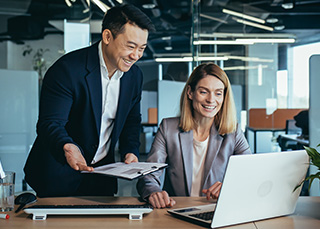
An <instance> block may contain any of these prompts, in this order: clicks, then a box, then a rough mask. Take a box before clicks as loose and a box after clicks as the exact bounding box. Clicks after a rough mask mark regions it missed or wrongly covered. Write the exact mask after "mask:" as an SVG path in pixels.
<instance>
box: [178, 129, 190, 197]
mask: <svg viewBox="0 0 320 229" xmlns="http://www.w3.org/2000/svg"><path fill="white" fill-rule="evenodd" d="M179 137H180V143H181V154H182V159H183V164H184V173H185V177H186V181H187V188H188V193H187V195H190V193H191V185H192V171H193V147H192V146H193V144H192V142H193V131H192V130H191V131H189V132H180V133H179ZM190 142H191V144H190Z"/></svg>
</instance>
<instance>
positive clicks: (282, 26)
mask: <svg viewBox="0 0 320 229" xmlns="http://www.w3.org/2000/svg"><path fill="white" fill-rule="evenodd" d="M284 28H285V26H284V25H276V26H275V27H274V29H275V30H284Z"/></svg>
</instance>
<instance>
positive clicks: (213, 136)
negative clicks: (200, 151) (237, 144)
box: [202, 124, 223, 187]
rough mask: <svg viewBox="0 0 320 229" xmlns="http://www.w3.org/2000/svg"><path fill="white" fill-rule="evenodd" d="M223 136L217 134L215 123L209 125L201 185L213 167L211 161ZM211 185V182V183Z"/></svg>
mask: <svg viewBox="0 0 320 229" xmlns="http://www.w3.org/2000/svg"><path fill="white" fill-rule="evenodd" d="M222 140H223V137H221V135H219V133H218V131H217V129H216V127H215V125H214V124H213V125H212V127H211V132H210V138H209V142H208V144H209V145H208V150H207V155H206V160H205V162H204V173H203V174H204V176H205V177H204V178H205V179H203V184H202V187H203V185H204V184H205V183H206V182H207V179H208V175H209V172H210V170H211V168H212V167H213V163H214V161H215V159H216V157H217V154H218V152H219V150H220V147H221V144H222ZM211 185H212V184H211Z"/></svg>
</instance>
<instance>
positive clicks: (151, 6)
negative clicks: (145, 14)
mask: <svg viewBox="0 0 320 229" xmlns="http://www.w3.org/2000/svg"><path fill="white" fill-rule="evenodd" d="M142 7H143V8H145V9H153V8H155V7H156V4H154V3H148V4H143V5H142Z"/></svg>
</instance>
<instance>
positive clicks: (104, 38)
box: [102, 29, 113, 45]
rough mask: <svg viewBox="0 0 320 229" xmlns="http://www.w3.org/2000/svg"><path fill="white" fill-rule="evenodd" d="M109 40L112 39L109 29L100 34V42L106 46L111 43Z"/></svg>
mask: <svg viewBox="0 0 320 229" xmlns="http://www.w3.org/2000/svg"><path fill="white" fill-rule="evenodd" d="M111 39H113V36H112V33H111V31H110V30H109V29H105V30H103V32H102V41H103V42H104V43H105V44H106V45H108V44H109V43H110V41H111Z"/></svg>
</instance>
